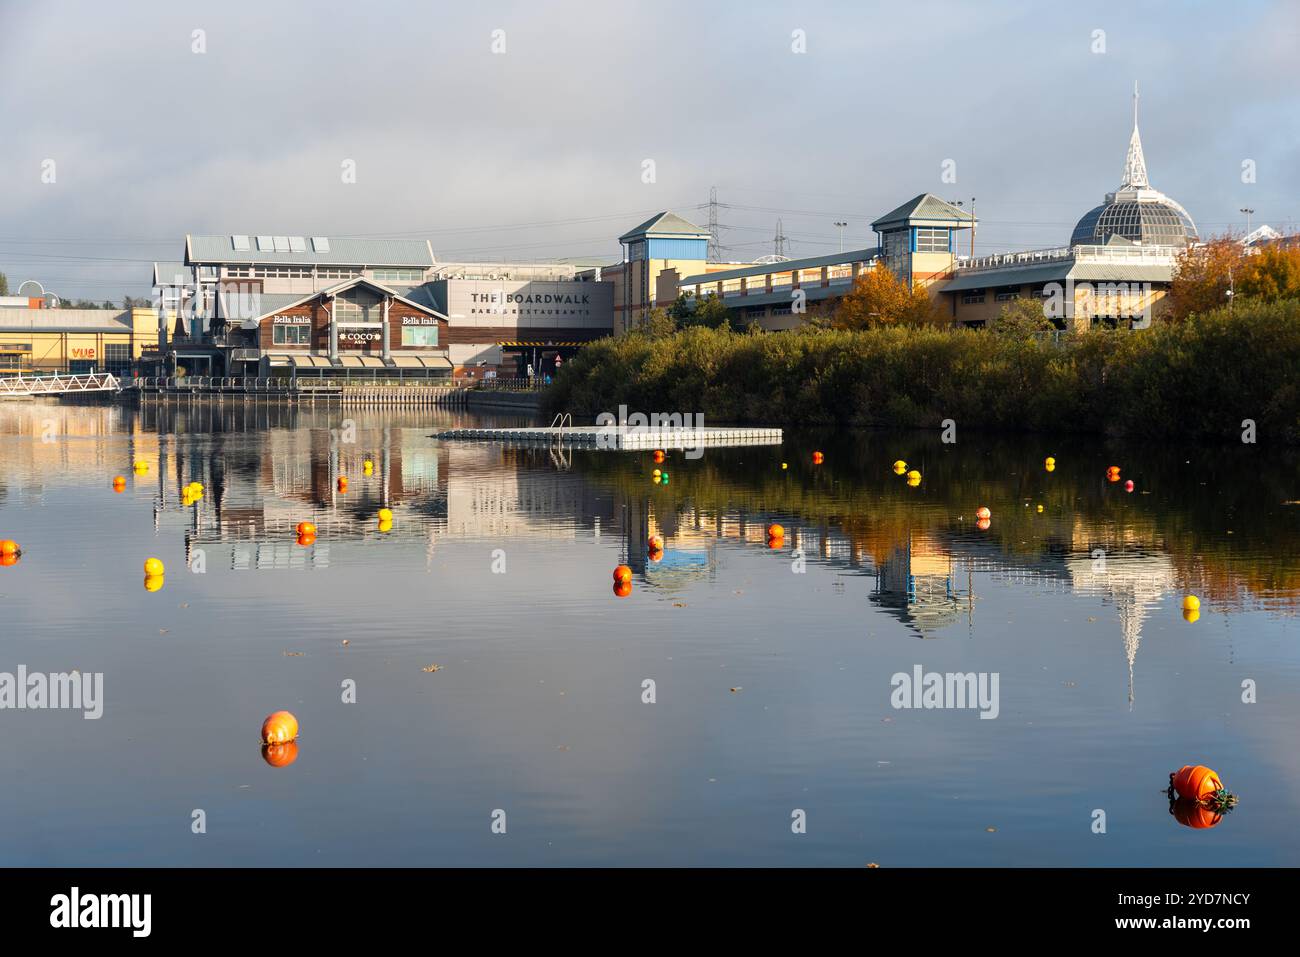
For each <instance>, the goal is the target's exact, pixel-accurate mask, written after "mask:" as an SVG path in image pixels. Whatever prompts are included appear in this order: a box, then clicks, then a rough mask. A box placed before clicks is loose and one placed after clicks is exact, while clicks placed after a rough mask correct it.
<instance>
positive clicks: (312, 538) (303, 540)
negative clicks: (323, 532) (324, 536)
mask: <svg viewBox="0 0 1300 957" xmlns="http://www.w3.org/2000/svg"><path fill="white" fill-rule="evenodd" d="M298 544H299V545H301V546H302V547H303V548H309V547H311V546H312V545H315V544H316V533H315V532H306V533H304V534H302V535H299V536H298Z"/></svg>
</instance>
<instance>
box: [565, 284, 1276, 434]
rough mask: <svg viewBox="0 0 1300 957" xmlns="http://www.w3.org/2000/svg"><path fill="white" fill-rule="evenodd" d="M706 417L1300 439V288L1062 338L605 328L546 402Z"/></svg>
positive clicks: (928, 331) (577, 410)
mask: <svg viewBox="0 0 1300 957" xmlns="http://www.w3.org/2000/svg"><path fill="white" fill-rule="evenodd" d="M620 405H626V406H627V408H628V409H629V411H640V412H644V413H646V414H651V413H653V412H661V413H672V412H681V413H701V414H703V416H704V421H705V423H706V424H709V423H713V424H723V423H728V424H730V423H736V424H740V423H758V424H764V425H784V426H798V425H820V426H849V427H885V428H936V429H937V428H940V427H941V423H942V422H943V420H945V419H952V420H954V421H955V422H957V423H958V424H959V425H960V426H962V427H971V428H981V429H1002V430H1012V431H1044V432H1089V433H1102V434H1116V435H1130V436H1152V437H1155V436H1168V437H1175V436H1177V437H1187V438H1197V439H1204V440H1207V441H1215V440H1219V441H1233V442H1240V441H1242V440H1243V432H1246V431H1247V429H1248V428H1249V426H1247V425H1243V423H1244V422H1245V421H1246V420H1250V422H1251V423H1253V435H1254V436H1257V441H1259V442H1260V443H1267V444H1275V443H1287V444H1300V300H1296V299H1288V300H1283V301H1279V302H1273V303H1254V302H1244V301H1243V302H1239V303H1237V304H1236V306H1235V308H1232V309H1228V308H1223V309H1217V310H1214V311H1211V312H1207V313H1202V314H1196V315H1192V316H1189V317H1188V318H1187V319H1186V320H1184V321H1182V322H1177V323H1174V322H1169V323H1157V324H1156V325H1154V326H1153V327H1152V328H1150V329H1144V330H1137V331H1132V332H1130V331H1116V330H1111V329H1103V328H1098V329H1093V330H1091V331H1088V332H1082V333H1075V334H1071V335H1069V336H1062V337H1060V339H1059V340H1058V341H1053V339H1052V338H1051V337H1043V336H1037V335H1033V334H1029V333H1015V332H1013V333H993V332H988V331H984V330H966V329H960V330H951V329H937V328H925V327H921V328H899V327H893V328H879V329H867V330H851V331H849V330H836V329H825V328H805V329H798V330H791V331H788V332H775V333H762V332H734V331H731V330H729V329H727V328H720V329H712V328H703V327H693V328H688V329H685V330H683V331H679V332H673V333H669V334H662V335H656V336H652V335H645V334H642V333H639V332H633V333H630V334H627V335H623V336H617V337H614V338H608V339H603V340H600V341H599V342H595V343H593V344H591V345H590V346H588V347H587V348H585V349H584V350H582V352H581V353H580V354H579V355H578V356H577V357H576V358H574V359H573V360H571V361H570V362H568V363H566V364H565V365H564V368H563V370H562V371H561V372H560V374H559V375H558V376H557V378H556V381H555V384H554V385H553V386H552V387H551V388H550V389H548V390H547V392H546V394H545V397H544V400H543V406H544V409H543V411H544V412H545V414H546V415H548V416H550V415H553V414H554V413H556V412H572V413H573V415H574V417H575V419H578V420H579V421H581V419H582V418H584V417H591V418H593V419H594V416H596V415H598V414H600V413H602V412H615V413H616V412H617V410H618V408H619V406H620Z"/></svg>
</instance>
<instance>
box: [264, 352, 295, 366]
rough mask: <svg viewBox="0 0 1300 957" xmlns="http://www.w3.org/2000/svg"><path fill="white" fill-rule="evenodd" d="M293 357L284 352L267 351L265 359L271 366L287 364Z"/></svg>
mask: <svg viewBox="0 0 1300 957" xmlns="http://www.w3.org/2000/svg"><path fill="white" fill-rule="evenodd" d="M294 358H295V357H294V356H291V355H289V354H288V353H286V352H268V353H267V354H266V361H267V362H269V363H270V364H271V365H273V366H287V365H288V364H289V363H290V362H292V361H293V360H294Z"/></svg>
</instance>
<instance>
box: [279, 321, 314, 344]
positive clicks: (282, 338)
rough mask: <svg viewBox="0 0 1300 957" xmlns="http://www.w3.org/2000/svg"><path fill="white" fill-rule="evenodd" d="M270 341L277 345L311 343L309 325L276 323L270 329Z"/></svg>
mask: <svg viewBox="0 0 1300 957" xmlns="http://www.w3.org/2000/svg"><path fill="white" fill-rule="evenodd" d="M271 341H272V342H274V343H275V344H276V345H277V346H306V345H310V344H311V326H309V325H301V326H299V325H284V324H280V325H276V326H273V327H272V329H271Z"/></svg>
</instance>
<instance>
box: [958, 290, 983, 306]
mask: <svg viewBox="0 0 1300 957" xmlns="http://www.w3.org/2000/svg"><path fill="white" fill-rule="evenodd" d="M961 301H962V304H963V305H966V306H973V305H975V304H977V303H981V302H983V301H984V290H983V289H967V290H966V291H965V292H964V293H962V296H961Z"/></svg>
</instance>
